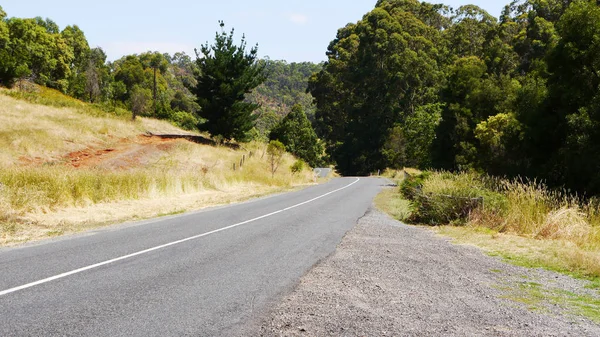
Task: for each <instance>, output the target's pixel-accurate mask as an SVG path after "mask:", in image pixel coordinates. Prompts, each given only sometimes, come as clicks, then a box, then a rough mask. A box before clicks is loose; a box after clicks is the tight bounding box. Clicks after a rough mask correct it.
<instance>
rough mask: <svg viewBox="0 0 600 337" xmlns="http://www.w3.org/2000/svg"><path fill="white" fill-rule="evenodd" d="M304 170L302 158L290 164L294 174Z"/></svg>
mask: <svg viewBox="0 0 600 337" xmlns="http://www.w3.org/2000/svg"><path fill="white" fill-rule="evenodd" d="M302 170H304V162H303V161H302V160H300V159H298V160H296V162H295V163H294V164H292V166H290V171H292V174H296V173H300V172H302Z"/></svg>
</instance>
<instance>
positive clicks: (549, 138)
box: [310, 0, 600, 194]
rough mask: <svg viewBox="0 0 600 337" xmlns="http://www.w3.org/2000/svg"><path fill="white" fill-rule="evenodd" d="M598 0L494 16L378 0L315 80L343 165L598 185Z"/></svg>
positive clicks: (320, 125)
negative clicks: (432, 169)
mask: <svg viewBox="0 0 600 337" xmlns="http://www.w3.org/2000/svg"><path fill="white" fill-rule="evenodd" d="M599 41H600V4H599V3H598V1H595V0H520V1H513V2H512V3H510V4H509V5H507V6H506V8H505V10H504V11H503V13H502V15H501V17H500V18H499V20H497V19H495V18H493V17H492V16H490V15H489V14H488V13H486V12H485V11H484V10H482V9H480V8H478V7H476V6H473V5H468V6H463V7H460V8H458V9H457V10H453V9H450V8H448V7H446V6H444V5H431V4H427V3H420V2H418V1H413V0H380V1H378V2H377V5H376V7H375V9H374V10H373V11H371V12H370V13H367V14H366V15H365V16H364V17H363V19H362V20H360V21H359V22H357V23H356V24H350V25H347V26H346V27H343V28H341V29H340V30H339V31H338V34H337V37H336V39H335V40H333V41H332V42H331V44H330V46H329V49H328V61H327V62H326V63H325V64H324V66H323V70H322V71H321V72H320V73H319V74H317V75H315V76H314V77H313V78H312V80H311V82H310V91H311V92H312V94H313V95H314V96H315V99H316V102H317V112H316V123H317V132H318V134H319V135H320V136H322V137H323V138H324V140H325V141H326V144H327V149H328V151H329V153H330V154H331V156H332V158H333V159H334V161H335V162H336V164H337V166H338V168H339V169H340V171H341V172H342V173H345V174H365V173H369V172H373V171H375V170H376V169H381V168H384V167H390V166H391V167H402V166H413V165H414V166H418V167H423V168H425V167H437V168H442V169H447V170H478V171H484V172H489V173H492V174H497V175H508V176H516V175H521V176H528V177H532V178H540V179H544V180H546V181H547V182H548V183H550V184H552V185H554V186H566V187H568V188H572V189H575V190H577V191H580V192H585V193H588V194H598V193H600V164H599V163H600V131H599V130H600V42H599Z"/></svg>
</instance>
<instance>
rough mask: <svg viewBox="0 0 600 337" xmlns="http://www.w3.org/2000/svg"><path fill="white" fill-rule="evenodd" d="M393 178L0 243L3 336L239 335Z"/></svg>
mask: <svg viewBox="0 0 600 337" xmlns="http://www.w3.org/2000/svg"><path fill="white" fill-rule="evenodd" d="M386 183H387V182H386V181H385V180H381V179H374V178H360V179H358V178H341V179H334V180H332V181H330V182H329V183H327V184H323V185H318V186H313V187H310V188H307V189H304V190H301V191H298V192H294V193H288V194H282V195H278V196H273V197H269V198H264V199H259V200H255V201H251V202H247V203H243V204H238V205H233V206H228V207H222V208H216V209H211V210H207V211H202V212H196V213H191V214H186V215H180V216H174V217H169V218H163V219H159V220H154V221H147V222H141V223H136V224H125V225H120V226H115V227H112V228H110V229H105V230H99V231H94V232H88V233H84V234H81V235H76V236H72V237H66V238H60V239H56V240H51V241H46V242H43V243H41V244H36V245H31V246H25V247H19V248H4V249H0V336H47V335H60V336H184V335H193V336H198V335H203V336H205V335H229V334H235V333H236V332H238V331H240V329H241V328H242V327H243V326H244V324H245V323H246V322H248V321H250V320H251V319H252V317H255V316H257V315H259V314H260V312H261V311H263V310H266V309H267V308H268V307H269V306H270V305H272V304H273V303H275V302H276V300H277V299H278V298H279V296H281V295H282V294H284V293H285V292H286V291H289V290H291V289H292V288H293V286H294V285H295V284H296V283H297V282H298V280H299V278H300V277H301V276H302V275H303V274H304V273H305V272H306V271H307V270H308V269H309V268H310V267H311V266H312V265H314V264H315V263H316V262H318V261H319V260H320V259H323V258H324V257H326V256H328V255H329V254H331V253H332V252H333V251H334V250H335V247H336V245H337V244H338V243H339V242H340V240H341V239H342V237H343V236H344V234H345V233H346V232H347V231H348V230H350V229H351V228H352V227H353V226H354V225H355V224H356V222H357V220H358V219H359V218H360V217H361V216H362V215H363V214H364V213H365V212H366V211H367V209H368V208H369V206H370V205H371V202H372V199H373V197H374V196H375V195H376V194H377V193H378V192H379V190H380V188H381V186H382V185H385V184H386Z"/></svg>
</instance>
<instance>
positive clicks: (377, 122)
mask: <svg viewBox="0 0 600 337" xmlns="http://www.w3.org/2000/svg"><path fill="white" fill-rule="evenodd" d="M439 16H441V15H439V14H437V8H436V7H431V6H429V7H425V6H424V7H421V5H420V3H419V2H418V1H416V0H414V1H379V2H378V5H377V7H376V8H375V9H374V10H373V11H372V12H370V13H368V14H367V15H365V17H364V18H363V20H361V21H359V22H358V23H357V24H351V25H348V26H346V27H344V28H342V29H340V30H339V31H338V35H337V38H336V39H335V40H334V41H332V43H331V44H330V46H329V49H328V58H329V61H328V62H327V63H326V64H325V66H324V69H323V71H321V72H320V73H319V74H318V75H316V76H314V77H313V78H312V79H311V82H310V86H309V87H310V90H311V92H312V94H313V96H314V97H315V99H316V102H317V107H318V109H317V113H316V119H317V130H318V131H319V133H320V135H321V136H323V137H324V138H325V140H326V142H327V150H328V152H329V153H330V155H331V156H332V158H333V159H334V160H335V162H336V164H337V167H338V169H339V171H340V172H341V173H343V174H368V173H370V172H373V171H376V170H377V169H383V168H385V167H386V166H388V165H389V164H390V163H389V158H390V156H389V155H386V154H385V153H384V151H383V150H382V149H383V148H384V146H388V147H389V146H390V145H392V144H390V141H392V140H391V139H389V136H390V131H391V130H392V129H394V127H395V126H396V125H397V126H399V127H400V128H402V123H403V122H404V121H405V120H406V119H407V118H408V117H409V116H412V115H414V114H415V111H416V110H417V108H418V107H419V106H423V105H426V104H430V103H435V91H434V90H433V88H434V86H435V85H436V83H438V82H439V81H440V80H441V78H442V77H441V75H442V74H441V71H440V68H439V62H440V58H441V57H440V56H441V55H442V53H441V52H440V51H439V50H438V49H437V46H438V45H439V43H438V42H439V39H440V34H441V32H440V30H439V29H436V28H434V27H431V26H428V25H426V24H425V23H424V22H423V21H421V20H420V19H419V17H424V18H425V17H426V18H427V19H428V20H431V21H433V22H439V21H441V19H440V20H438V19H436V17H439ZM432 18H433V19H432ZM396 130H397V132H395V136H396V137H395V139H394V140H393V141H394V142H396V143H398V142H403V139H404V137H403V136H402V132H400V131H401V130H399V129H396ZM392 148H394V147H393V145H392Z"/></svg>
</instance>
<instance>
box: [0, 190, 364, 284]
mask: <svg viewBox="0 0 600 337" xmlns="http://www.w3.org/2000/svg"><path fill="white" fill-rule="evenodd" d="M359 181H360V178H356V180H355V181H354V182H352V183H351V184H349V185H346V186H344V187H342V188H338V189H337V190H334V191H331V192H328V193H325V194H323V195H320V196H318V197H316V198H312V199H310V200H307V201H304V202H301V203H299V204H296V205H293V206H290V207H286V208H284V209H280V210H278V211H275V212H272V213H269V214H265V215H261V216H259V217H256V218H254V219H250V220H246V221H243V222H240V223H236V224H234V225H231V226H227V227H223V228H219V229H215V230H214V231H210V232H207V233H203V234H199V235H195V236H191V237H189V238H185V239H182V240H177V241H173V242H169V243H166V244H164V245H160V246H156V247H152V248H148V249H145V250H142V251H139V252H136V253H132V254H128V255H124V256H121V257H117V258H114V259H111V260H106V261H104V262H100V263H96V264H92V265H89V266H87V267H83V268H79V269H75V270H71V271H69V272H66V273H62V274H59V275H55V276H51V277H48V278H45V279H42V280H39V281H35V282H31V283H27V284H24V285H22V286H18V287H14V288H10V289H6V290H3V291H0V296H4V295H7V294H10V293H14V292H16V291H19V290H23V289H27V288H31V287H35V286H37V285H40V284H43V283H48V282H51V281H55V280H58V279H61V278H65V277H67V276H71V275H74V274H78V273H81V272H84V271H86V270H90V269H94V268H98V267H102V266H104V265H107V264H110V263H113V262H117V261H121V260H125V259H129V258H132V257H135V256H138V255H142V254H146V253H150V252H153V251H155V250H159V249H163V248H166V247H170V246H174V245H177V244H180V243H184V242H187V241H191V240H195V239H199V238H201V237H204V236H208V235H211V234H215V233H218V232H222V231H225V230H228V229H232V228H235V227H238V226H242V225H245V224H248V223H250V222H254V221H257V220H260V219H264V218H268V217H270V216H273V215H275V214H279V213H282V212H285V211H289V210H290V209H293V208H296V207H300V206H302V205H306V204H308V203H311V202H313V201H315V200H319V199H321V198H324V197H326V196H328V195H330V194H333V193H336V192H339V191H341V190H344V189H346V188H348V187H350V186H352V185H354V184H356V183H357V182H359Z"/></svg>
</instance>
